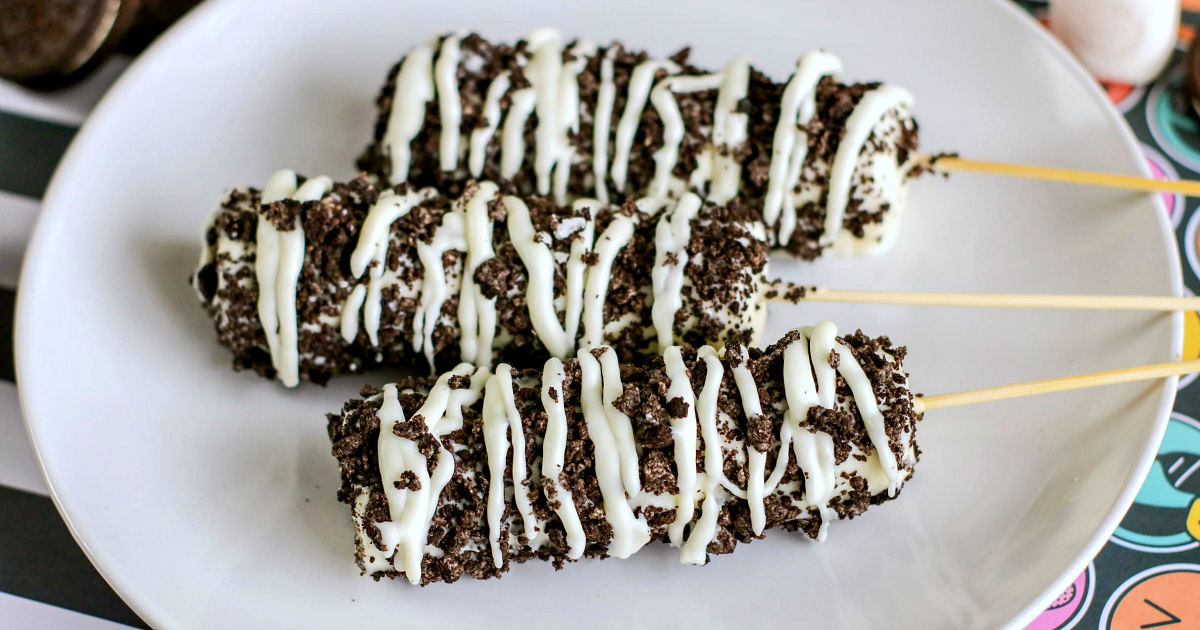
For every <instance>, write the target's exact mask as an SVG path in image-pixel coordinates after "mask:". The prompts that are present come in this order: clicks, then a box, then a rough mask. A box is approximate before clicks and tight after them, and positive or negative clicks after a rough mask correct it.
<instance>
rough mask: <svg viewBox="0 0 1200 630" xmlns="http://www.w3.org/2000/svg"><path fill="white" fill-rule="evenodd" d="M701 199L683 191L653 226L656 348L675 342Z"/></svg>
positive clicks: (653, 306)
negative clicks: (692, 238)
mask: <svg viewBox="0 0 1200 630" xmlns="http://www.w3.org/2000/svg"><path fill="white" fill-rule="evenodd" d="M701 205H702V202H701V201H700V197H697V196H696V195H695V194H693V193H684V194H683V196H682V197H680V198H679V202H678V203H676V204H675V207H674V208H672V209H671V211H670V212H668V213H667V214H664V215H663V216H662V217H661V218H660V219H659V220H658V225H657V226H656V227H655V234H654V268H653V270H651V272H650V273H651V282H652V283H653V288H654V304H653V305H652V306H651V312H650V314H651V320H652V321H653V322H654V330H655V332H656V333H657V334H658V345H659V348H664V349H665V348H666V347H667V346H670V345H674V343H675V333H674V330H675V313H676V312H677V311H679V308H680V307H681V306H683V280H684V276H683V271H684V268H685V267H686V266H687V262H688V254H687V244H688V241H689V240H691V237H692V219H693V218H695V216H696V213H698V212H699V211H700V207H701Z"/></svg>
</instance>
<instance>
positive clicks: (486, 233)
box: [458, 182, 499, 368]
mask: <svg viewBox="0 0 1200 630" xmlns="http://www.w3.org/2000/svg"><path fill="white" fill-rule="evenodd" d="M498 190H499V189H498V188H497V186H496V184H493V183H492V182H482V183H480V184H479V187H478V188H477V189H476V190H475V194H474V195H473V196H472V197H471V198H470V199H469V200H468V201H467V202H466V211H465V213H466V221H465V223H466V246H467V261H466V264H465V265H464V267H463V279H462V290H461V292H460V294H459V300H458V324H459V328H460V329H461V332H460V335H459V347H460V352H461V354H462V360H463V361H466V362H468V363H474V364H476V365H478V366H480V367H486V368H490V367H491V365H492V341H493V340H494V339H495V338H496V298H494V297H493V298H489V297H485V296H484V295H483V289H481V288H480V287H479V285H477V284H475V271H476V270H477V269H479V265H481V264H483V263H484V262H486V261H487V260H489V259H491V258H493V257H495V255H496V251H495V249H494V248H493V247H492V219H491V217H490V216H489V214H488V203H490V202H491V201H492V200H493V199H495V198H496V195H497V194H499V192H498Z"/></svg>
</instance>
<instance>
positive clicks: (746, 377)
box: [729, 344, 795, 536]
mask: <svg viewBox="0 0 1200 630" xmlns="http://www.w3.org/2000/svg"><path fill="white" fill-rule="evenodd" d="M793 345H795V344H793ZM739 354H740V355H741V356H742V360H741V361H739V362H737V363H733V362H730V365H729V368H730V370H731V371H732V372H733V382H734V383H735V384H737V389H738V394H739V395H740V396H741V398H742V411H743V412H744V413H745V414H746V420H747V421H748V422H753V421H754V420H755V419H756V418H759V417H761V416H762V415H763V409H762V401H761V399H760V398H759V395H758V384H757V383H755V382H754V375H753V374H751V373H750V368H749V367H748V366H747V365H746V361H747V360H748V359H749V356H748V355H747V353H746V349H745V348H744V347H742V348H741V351H740V353H739ZM780 450H781V452H784V453H786V452H787V451H785V450H783V449H780ZM766 465H767V453H766V452H765V451H759V450H758V449H756V448H754V446H752V445H749V444H748V445H747V446H746V467H747V468H748V469H749V470H748V477H747V479H746V502H747V503H748V504H749V506H750V527H751V528H752V529H753V530H754V534H755V535H756V536H757V535H759V534H761V533H762V532H763V528H764V527H765V526H766V523H767V512H766V506H765V505H764V503H763V497H764V496H765V495H766V492H767V480H766V478H765V477H766Z"/></svg>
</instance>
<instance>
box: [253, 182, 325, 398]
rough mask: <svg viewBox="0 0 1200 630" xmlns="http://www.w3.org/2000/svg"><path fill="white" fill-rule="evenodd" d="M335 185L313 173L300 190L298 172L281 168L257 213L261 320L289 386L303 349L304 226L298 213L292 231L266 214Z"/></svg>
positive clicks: (279, 370) (295, 380) (297, 378)
mask: <svg viewBox="0 0 1200 630" xmlns="http://www.w3.org/2000/svg"><path fill="white" fill-rule="evenodd" d="M332 187H333V180H331V179H329V178H328V177H325V176H324V175H322V176H320V177H314V178H312V179H310V180H308V181H306V182H304V185H303V186H300V187H299V188H297V187H296V173H295V172H294V171H290V170H282V171H279V172H277V173H275V174H274V175H272V176H271V178H270V179H269V180H267V185H266V186H265V187H264V188H263V192H262V203H263V207H262V208H260V209H259V212H258V225H257V230H258V231H257V234H258V238H257V247H258V249H257V252H256V255H255V262H254V275H255V280H256V281H257V282H258V320H259V323H261V324H262V327H263V332H264V333H266V336H267V349H268V350H269V351H270V353H271V364H272V366H274V368H275V371H276V372H277V373H278V374H279V380H280V381H282V382H283V384H284V385H285V386H287V387H295V386H296V385H299V384H300V349H299V342H300V340H299V333H298V330H297V325H296V319H297V312H296V311H297V306H296V290H297V285H298V284H299V281H300V271H301V269H303V268H304V224H303V218H302V217H300V216H297V217H296V220H295V224H294V225H293V226H292V229H290V230H285V231H281V230H278V229H276V228H275V225H274V224H273V223H272V222H271V220H270V219H268V218H267V208H266V206H268V205H269V204H272V203H274V202H276V201H282V200H284V199H287V198H291V199H294V200H296V201H300V202H305V201H316V200H318V199H320V198H321V197H323V196H324V195H325V193H326V191H328V190H329V189H330V188H332Z"/></svg>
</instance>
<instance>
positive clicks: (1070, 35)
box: [1050, 0, 1179, 84]
mask: <svg viewBox="0 0 1200 630" xmlns="http://www.w3.org/2000/svg"><path fill="white" fill-rule="evenodd" d="M1050 30H1051V31H1053V32H1054V34H1055V35H1057V36H1058V37H1059V39H1061V40H1062V41H1063V43H1065V44H1066V45H1067V47H1068V48H1070V49H1071V50H1072V51H1074V52H1075V54H1076V55H1078V56H1079V59H1080V61H1082V62H1083V65H1085V66H1087V68H1088V70H1091V71H1092V74H1094V75H1096V77H1097V78H1100V79H1105V80H1109V81H1120V82H1122V83H1134V84H1138V83H1149V82H1150V81H1151V80H1153V79H1154V77H1155V76H1157V75H1158V73H1159V71H1160V70H1162V69H1163V66H1165V65H1166V63H1167V60H1168V59H1170V57H1171V51H1172V50H1173V49H1174V48H1175V40H1176V37H1177V34H1178V32H1179V0H1052V1H1051V2H1050Z"/></svg>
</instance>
